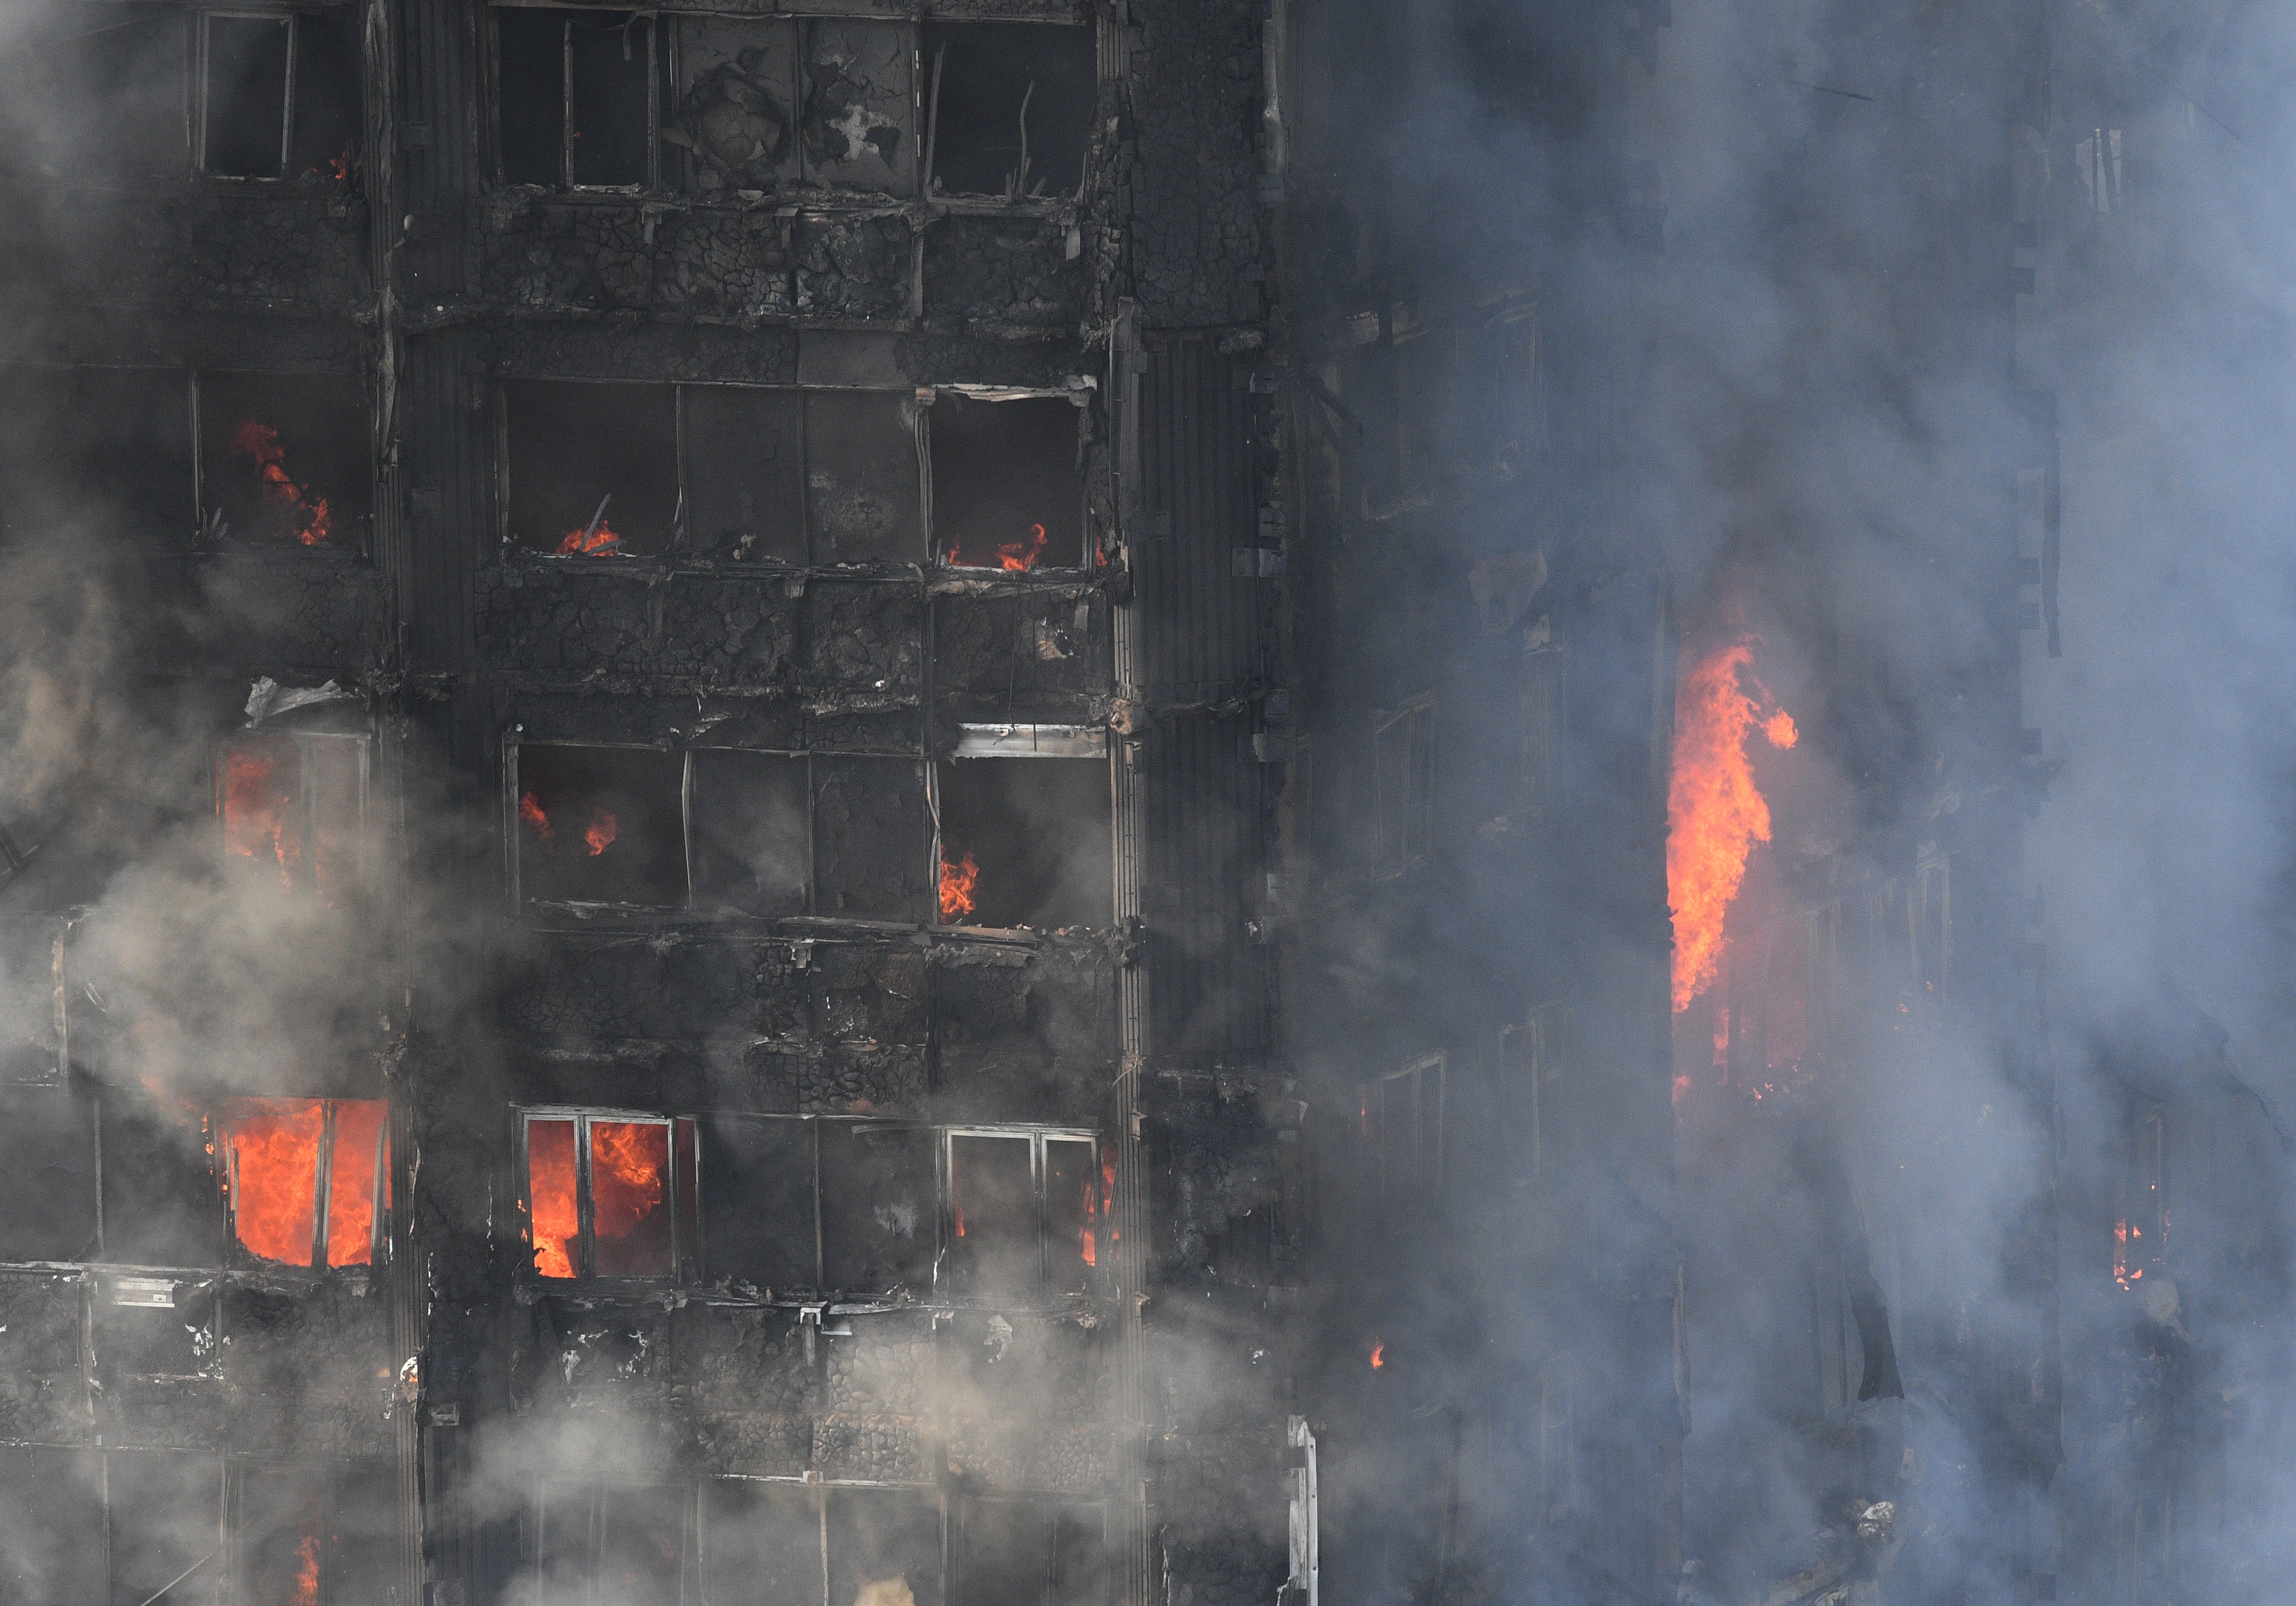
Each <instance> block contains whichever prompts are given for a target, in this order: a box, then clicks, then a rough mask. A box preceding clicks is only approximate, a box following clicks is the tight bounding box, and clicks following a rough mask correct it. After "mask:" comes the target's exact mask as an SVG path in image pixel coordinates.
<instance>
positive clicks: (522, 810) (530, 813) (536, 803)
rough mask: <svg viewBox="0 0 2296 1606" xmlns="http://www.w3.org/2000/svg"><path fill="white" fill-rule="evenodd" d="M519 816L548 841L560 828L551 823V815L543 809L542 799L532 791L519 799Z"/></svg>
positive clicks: (535, 832)
mask: <svg viewBox="0 0 2296 1606" xmlns="http://www.w3.org/2000/svg"><path fill="white" fill-rule="evenodd" d="M518 817H519V818H520V819H522V820H524V821H525V822H526V823H527V824H528V825H529V826H532V827H533V828H534V834H535V835H536V836H539V837H540V838H542V840H543V841H545V842H547V841H549V840H550V839H551V838H552V837H553V836H557V835H558V828H557V827H555V826H553V825H552V824H551V823H550V816H549V815H547V814H545V813H544V812H543V811H542V800H541V799H540V798H538V797H537V796H535V795H534V794H533V793H531V792H529V793H528V794H527V795H525V796H523V797H521V798H520V799H519V800H518Z"/></svg>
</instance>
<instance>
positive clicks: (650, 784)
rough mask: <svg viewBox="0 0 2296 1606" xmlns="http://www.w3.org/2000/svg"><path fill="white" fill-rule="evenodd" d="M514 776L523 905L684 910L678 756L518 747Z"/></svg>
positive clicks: (530, 745) (650, 751)
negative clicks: (615, 905)
mask: <svg viewBox="0 0 2296 1606" xmlns="http://www.w3.org/2000/svg"><path fill="white" fill-rule="evenodd" d="M514 769H515V771H516V778H515V779H516V784H515V787H514V794H515V795H516V797H517V799H518V803H517V819H516V823H515V825H514V827H513V829H514V830H515V832H516V834H517V838H516V839H517V843H518V886H519V892H520V894H521V896H522V897H524V898H527V899H529V900H538V901H542V902H567V903H632V904H639V905H646V906H652V907H654V908H665V909H675V908H680V907H682V906H684V904H685V901H686V871H685V797H684V793H685V757H684V755H683V754H676V753H659V752H656V751H654V750H653V749H652V748H646V747H562V746H554V745H548V744H545V743H527V744H525V745H521V746H520V747H519V748H517V749H516V762H515V765H514Z"/></svg>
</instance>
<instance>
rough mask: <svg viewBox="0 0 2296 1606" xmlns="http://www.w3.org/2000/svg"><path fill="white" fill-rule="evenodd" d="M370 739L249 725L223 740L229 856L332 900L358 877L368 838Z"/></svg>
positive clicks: (220, 796)
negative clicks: (368, 755) (240, 732)
mask: <svg viewBox="0 0 2296 1606" xmlns="http://www.w3.org/2000/svg"><path fill="white" fill-rule="evenodd" d="M367 751H368V749H367V742H366V738H365V737H359V736H349V735H334V734H317V733H307V732H299V731H298V732H287V731H259V730H258V731H248V732H245V733H242V734H241V735H238V736H234V737H231V738H230V739H229V740H228V741H226V742H225V743H224V745H223V751H222V753H221V754H220V756H219V758H218V761H217V775H216V812H217V815H218V816H219V817H220V818H221V819H222V821H223V847H224V852H225V855H226V856H227V857H230V858H234V859H244V860H247V861H250V864H251V865H252V866H253V867H254V869H256V870H257V872H258V873H259V874H261V875H263V876H266V877H269V876H274V875H275V876H276V877H278V879H279V882H280V885H283V886H288V887H299V888H305V889H307V890H310V891H314V892H316V893H317V894H319V895H320V896H322V897H323V898H324V899H325V900H326V901H327V902H331V903H332V902H336V901H337V900H338V899H339V898H340V897H342V896H344V895H345V894H347V893H348V890H349V888H351V887H352V886H353V885H356V884H357V878H358V874H359V870H360V868H361V864H362V862H363V854H364V849H365V836H366V832H365V827H366V778H367Z"/></svg>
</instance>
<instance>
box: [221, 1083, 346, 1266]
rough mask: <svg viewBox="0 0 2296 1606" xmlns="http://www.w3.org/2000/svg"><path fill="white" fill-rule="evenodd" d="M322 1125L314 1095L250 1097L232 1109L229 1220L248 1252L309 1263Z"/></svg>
mask: <svg viewBox="0 0 2296 1606" xmlns="http://www.w3.org/2000/svg"><path fill="white" fill-rule="evenodd" d="M325 1124H326V1112H325V1109H324V1106H322V1105H321V1103H320V1101H319V1100H318V1099H245V1100H242V1102H240V1103H239V1104H238V1105H236V1106H234V1108H233V1111H232V1114H231V1137H230V1144H231V1168H230V1172H229V1180H230V1185H231V1190H232V1196H231V1218H232V1224H233V1226H234V1228H235V1229H236V1231H238V1233H239V1241H240V1242H241V1243H242V1245H244V1246H245V1247H246V1248H247V1249H248V1251H249V1253H250V1254H254V1255H259V1256H262V1257H263V1258H264V1259H266V1260H275V1261H278V1262H279V1263H281V1264H283V1265H291V1266H307V1265H309V1264H311V1228H312V1215H313V1213H314V1212H316V1210H317V1208H318V1198H319V1138H320V1135H321V1133H322V1132H323V1131H324V1127H325Z"/></svg>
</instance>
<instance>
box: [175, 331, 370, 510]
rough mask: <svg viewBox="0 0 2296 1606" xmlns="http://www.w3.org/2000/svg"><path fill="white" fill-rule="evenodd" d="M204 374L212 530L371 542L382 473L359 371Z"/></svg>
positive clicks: (203, 443)
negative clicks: (371, 454)
mask: <svg viewBox="0 0 2296 1606" xmlns="http://www.w3.org/2000/svg"><path fill="white" fill-rule="evenodd" d="M198 383H199V403H198V405H199V415H200V489H201V501H202V502H203V503H204V504H205V506H204V507H203V509H202V512H203V515H204V518H203V523H204V524H205V526H206V529H207V531H208V536H209V539H210V540H214V541H221V540H225V539H233V538H241V537H243V538H246V539H253V540H258V541H265V542H272V541H284V542H291V543H293V544H295V545H297V546H302V547H316V546H318V545H320V544H322V543H323V542H324V544H326V545H327V546H329V547H335V548H350V549H352V550H357V549H358V548H360V547H361V546H363V545H364V535H365V525H366V520H367V515H368V512H369V510H370V508H371V507H372V505H373V473H372V471H371V469H370V466H369V459H368V452H367V415H366V399H365V395H364V393H363V392H362V391H361V390H360V387H359V383H358V381H357V380H356V379H353V378H350V377H348V375H332V374H241V373H206V374H201V375H200V376H199V382H198Z"/></svg>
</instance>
